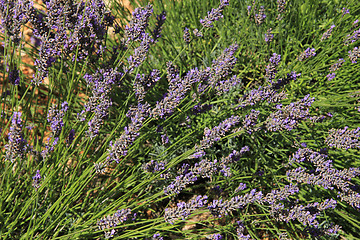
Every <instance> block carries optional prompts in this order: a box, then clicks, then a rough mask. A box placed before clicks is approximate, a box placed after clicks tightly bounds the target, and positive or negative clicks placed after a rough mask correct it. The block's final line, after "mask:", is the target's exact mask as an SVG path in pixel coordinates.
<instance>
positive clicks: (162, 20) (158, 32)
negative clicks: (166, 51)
mask: <svg viewBox="0 0 360 240" xmlns="http://www.w3.org/2000/svg"><path fill="white" fill-rule="evenodd" d="M165 20H166V12H165V11H162V13H160V14H159V15H157V16H156V26H155V29H154V30H153V39H154V42H157V41H158V39H159V38H160V37H161V31H162V27H163V25H164V23H165Z"/></svg>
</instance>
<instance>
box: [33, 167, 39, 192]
mask: <svg viewBox="0 0 360 240" xmlns="http://www.w3.org/2000/svg"><path fill="white" fill-rule="evenodd" d="M32 179H33V183H32V186H33V187H34V188H35V190H38V189H39V187H40V186H41V185H40V180H41V175H40V170H36V174H35V176H33V178H32Z"/></svg>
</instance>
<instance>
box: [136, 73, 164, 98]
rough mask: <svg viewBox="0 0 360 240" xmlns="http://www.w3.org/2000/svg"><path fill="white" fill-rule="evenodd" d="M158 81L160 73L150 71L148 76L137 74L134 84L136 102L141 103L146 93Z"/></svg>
mask: <svg viewBox="0 0 360 240" xmlns="http://www.w3.org/2000/svg"><path fill="white" fill-rule="evenodd" d="M159 80H160V71H159V70H157V69H154V70H152V71H151V72H150V73H149V74H148V75H146V76H145V75H144V74H142V75H140V74H138V75H137V76H136V78H135V82H134V87H133V88H134V91H135V96H136V98H137V100H138V102H142V101H143V100H144V98H145V95H146V93H147V92H148V91H149V90H150V89H151V88H152V87H153V86H154V85H155V84H156V83H157V82H158V81H159Z"/></svg>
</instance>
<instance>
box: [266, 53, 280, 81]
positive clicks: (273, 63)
mask: <svg viewBox="0 0 360 240" xmlns="http://www.w3.org/2000/svg"><path fill="white" fill-rule="evenodd" d="M280 61H281V55H280V54H279V55H278V54H276V53H273V55H272V57H270V59H269V62H270V63H269V64H268V65H267V66H266V70H265V71H266V74H265V78H266V79H268V80H269V81H270V82H272V80H273V79H274V78H275V74H276V73H277V70H276V67H277V66H278V65H279V63H280Z"/></svg>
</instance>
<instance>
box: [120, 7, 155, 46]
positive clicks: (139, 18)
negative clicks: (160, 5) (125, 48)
mask: <svg viewBox="0 0 360 240" xmlns="http://www.w3.org/2000/svg"><path fill="white" fill-rule="evenodd" d="M152 12H153V7H152V6H151V5H150V4H149V5H147V6H146V7H144V8H143V7H139V8H136V9H135V10H134V12H133V13H132V15H133V17H132V20H131V21H130V23H129V26H126V27H125V36H126V37H127V40H126V43H127V44H128V43H129V42H131V41H136V40H138V39H142V38H143V36H144V35H143V34H144V33H145V29H146V27H147V26H148V22H149V18H150V16H151V14H152Z"/></svg>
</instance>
